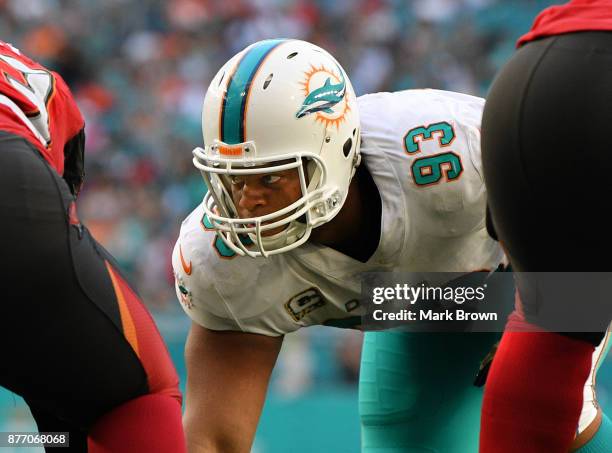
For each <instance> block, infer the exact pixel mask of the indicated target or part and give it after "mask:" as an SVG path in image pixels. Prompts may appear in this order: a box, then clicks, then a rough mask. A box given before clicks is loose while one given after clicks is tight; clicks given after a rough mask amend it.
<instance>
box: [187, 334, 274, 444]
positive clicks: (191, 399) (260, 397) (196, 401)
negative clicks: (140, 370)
mask: <svg viewBox="0 0 612 453" xmlns="http://www.w3.org/2000/svg"><path fill="white" fill-rule="evenodd" d="M282 339H283V337H269V336H265V335H258V334H251V333H243V332H231V331H213V330H209V329H206V328H204V327H202V326H200V325H198V324H196V323H192V325H191V330H190V332H189V337H188V338H187V345H186V348H185V360H186V364H187V395H186V410H185V415H184V418H183V424H184V427H185V434H186V436H187V445H188V450H189V452H190V453H200V452H206V453H226V452H231V453H242V452H244V453H248V452H250V451H251V445H252V443H253V438H254V436H255V430H256V428H257V422H258V421H259V416H260V414H261V410H262V407H263V404H264V400H265V396H266V390H267V388H268V382H269V380H270V374H271V373H272V368H273V367H274V364H275V362H276V358H277V356H278V353H279V351H280V347H281V344H282V341H283V340H282Z"/></svg>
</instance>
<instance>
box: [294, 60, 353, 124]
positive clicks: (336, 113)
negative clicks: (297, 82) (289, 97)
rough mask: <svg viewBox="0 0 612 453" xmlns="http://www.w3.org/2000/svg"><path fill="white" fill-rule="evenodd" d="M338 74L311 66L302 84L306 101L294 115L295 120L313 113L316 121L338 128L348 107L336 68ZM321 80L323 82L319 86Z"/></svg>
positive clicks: (343, 85)
mask: <svg viewBox="0 0 612 453" xmlns="http://www.w3.org/2000/svg"><path fill="white" fill-rule="evenodd" d="M338 74H339V75H338ZM338 74H336V73H335V72H334V71H332V70H329V69H327V68H325V67H323V66H321V67H319V68H316V67H314V66H311V68H310V70H309V71H307V72H306V73H305V75H306V80H305V81H304V82H303V83H302V85H303V87H304V93H305V94H306V99H304V101H303V102H302V106H301V107H300V108H299V110H298V111H297V113H296V114H295V117H296V118H302V117H304V116H306V115H310V114H313V113H314V114H316V119H317V120H318V121H321V122H323V123H325V124H326V125H327V124H333V125H336V126H338V125H339V124H340V122H342V120H343V119H344V116H345V114H346V112H348V111H349V110H350V107H349V104H348V100H347V98H346V96H345V95H346V81H345V80H344V75H343V74H342V70H341V69H340V68H338ZM323 79H325V82H324V83H323V85H322V86H321V85H320V84H321V81H322V80H323ZM313 86H318V88H314V89H313Z"/></svg>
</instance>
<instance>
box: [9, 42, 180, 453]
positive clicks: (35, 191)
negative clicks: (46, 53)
mask: <svg viewBox="0 0 612 453" xmlns="http://www.w3.org/2000/svg"><path fill="white" fill-rule="evenodd" d="M84 146H85V135H84V122H83V117H82V116H81V113H80V111H79V109H78V107H77V105H76V104H75V101H74V99H73V98H72V95H71V93H70V90H69V89H68V87H67V85H66V84H65V82H64V81H63V80H62V78H61V77H60V76H59V75H58V74H57V73H55V72H52V71H49V70H48V69H46V68H44V67H43V66H41V65H39V64H38V63H36V62H34V61H32V60H31V59H29V58H28V57H26V56H25V55H23V54H22V53H21V52H19V50H17V49H16V48H14V47H13V46H11V45H9V44H5V43H3V42H0V173H1V174H2V177H1V178H0V217H1V218H2V222H0V256H2V260H1V261H2V263H1V264H0V289H1V292H2V294H3V300H2V303H0V342H1V343H2V344H3V345H4V348H3V351H2V365H0V385H2V386H4V387H6V388H7V389H9V390H11V391H13V392H15V393H17V394H18V395H21V396H22V397H23V398H24V399H25V401H26V402H27V404H28V405H29V407H30V410H31V411H32V415H33V416H34V419H35V420H36V424H37V425H38V429H39V431H41V432H62V433H66V432H68V433H69V437H68V438H66V439H65V440H66V441H67V442H65V443H64V442H62V444H63V445H62V447H63V446H65V445H68V444H69V447H67V448H62V449H61V451H70V452H87V451H89V452H90V453H103V452H114V453H122V452H124V453H135V452H142V453H155V452H159V453H162V452H163V453H166V452H167V453H177V452H179V453H180V452H184V451H185V440H184V435H183V431H182V425H181V394H180V391H179V389H178V377H177V374H176V372H175V370H174V366H173V365H172V362H171V360H170V356H169V355H168V352H167V351H166V348H165V346H164V344H163V341H162V338H161V336H160V334H159V332H158V331H157V328H156V327H155V324H154V323H153V320H152V318H151V316H150V315H149V313H148V312H147V310H146V308H145V306H144V304H143V303H142V301H141V300H140V299H139V297H138V295H137V294H136V293H135V292H134V290H133V289H132V288H131V287H130V285H129V284H128V283H127V281H126V280H125V278H124V277H123V275H122V274H121V271H120V270H119V269H118V267H117V265H116V263H115V261H114V260H113V258H112V257H111V256H110V255H109V254H108V253H107V252H106V251H105V250H104V249H103V248H102V246H101V245H100V244H98V243H97V242H96V241H95V240H94V239H93V237H92V236H91V235H90V234H89V232H88V230H87V228H86V227H85V226H84V225H83V224H82V223H81V222H80V221H79V219H78V216H77V211H76V207H75V199H76V196H77V194H78V192H79V190H80V188H81V185H82V183H83V153H84ZM53 439H54V440H52V441H50V442H49V443H48V445H47V447H48V448H47V451H56V449H55V448H53V447H54V446H59V445H57V444H55V443H54V442H59V441H60V440H61V437H59V435H58V436H55V437H54V438H53Z"/></svg>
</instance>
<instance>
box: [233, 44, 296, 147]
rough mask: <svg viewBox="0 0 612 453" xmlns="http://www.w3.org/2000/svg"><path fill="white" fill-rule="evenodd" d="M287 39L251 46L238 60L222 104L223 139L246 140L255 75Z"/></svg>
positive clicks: (238, 141) (234, 141)
mask: <svg viewBox="0 0 612 453" xmlns="http://www.w3.org/2000/svg"><path fill="white" fill-rule="evenodd" d="M285 41H286V40H285V39H270V40H267V41H262V42H260V43H259V44H257V45H255V46H254V47H251V48H250V49H249V50H248V51H247V52H246V53H245V54H244V55H243V56H242V59H241V60H240V61H239V62H238V66H237V68H236V70H235V71H234V73H233V74H232V76H231V78H230V80H229V82H228V85H227V91H226V93H225V97H224V98H223V105H222V106H221V109H222V110H221V141H223V142H225V143H227V144H230V145H235V144H238V143H242V142H244V141H245V137H244V110H245V108H246V100H247V98H248V94H249V89H250V88H251V82H252V81H253V77H254V76H255V73H256V72H257V69H259V66H260V65H261V63H262V62H263V61H264V59H265V58H266V56H267V55H268V54H269V53H270V52H271V51H272V50H273V49H274V48H275V47H277V46H278V45H279V44H281V43H282V42H285Z"/></svg>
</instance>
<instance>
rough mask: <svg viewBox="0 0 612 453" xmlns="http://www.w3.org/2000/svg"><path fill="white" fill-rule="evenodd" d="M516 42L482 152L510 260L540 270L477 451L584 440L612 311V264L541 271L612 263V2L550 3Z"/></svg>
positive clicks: (605, 437)
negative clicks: (598, 352)
mask: <svg viewBox="0 0 612 453" xmlns="http://www.w3.org/2000/svg"><path fill="white" fill-rule="evenodd" d="M518 47H519V49H518V50H517V51H516V53H515V54H514V56H513V57H512V59H511V60H510V61H509V62H508V63H507V64H506V66H505V67H504V68H503V69H502V70H501V72H500V73H499V74H498V76H497V77H496V79H495V81H494V83H493V85H492V87H491V91H490V93H489V95H488V96H487V105H486V108H485V110H484V116H483V124H482V149H483V155H482V159H483V166H484V174H485V179H486V183H487V190H488V192H489V206H490V208H491V214H492V218H493V223H494V226H495V230H496V232H497V235H498V236H499V239H500V240H501V242H502V243H503V244H504V246H505V248H506V249H507V252H508V256H509V258H510V261H511V262H512V265H513V267H514V269H515V270H517V271H520V272H524V273H527V272H530V273H535V272H540V274H530V277H529V278H530V279H531V280H532V282H533V281H534V279H536V278H537V280H538V281H537V284H538V293H531V292H530V291H529V289H528V288H529V287H533V285H531V284H528V285H525V286H523V287H521V286H520V285H519V292H520V299H519V304H518V305H517V313H516V314H515V315H513V316H512V318H511V320H510V322H509V325H508V327H507V332H506V333H505V334H504V336H503V339H502V341H501V344H500V347H499V349H498V353H497V357H496V359H495V361H494V362H493V366H492V368H491V373H490V376H489V381H488V383H487V388H486V392H485V398H484V403H483V418H482V434H481V452H483V453H506V452H515V451H521V452H526V453H531V452H534V453H535V452H543V451H546V452H559V453H561V452H563V453H565V452H567V451H568V450H569V449H570V446H571V445H572V443H574V444H575V443H576V441H575V440H574V437H575V431H576V422H577V420H579V415H580V407H581V405H582V403H583V400H584V399H585V398H584V397H583V392H582V386H583V383H584V377H585V376H587V374H588V373H589V368H592V367H593V366H594V365H595V364H594V363H592V360H591V354H592V351H593V349H594V348H595V347H596V346H598V345H599V344H601V343H602V338H603V336H604V334H603V332H604V331H605V326H606V325H607V324H608V323H609V321H610V318H611V317H612V304H610V300H609V292H610V287H611V286H612V285H611V284H610V274H609V273H594V272H589V273H585V274H578V273H577V272H574V273H573V274H557V275H556V276H555V275H554V274H550V277H548V276H547V274H544V273H546V272H550V273H552V272H568V271H606V270H609V269H608V267H609V265H610V263H609V256H610V247H609V246H608V241H607V239H606V238H607V236H608V234H609V231H610V228H609V224H610V221H609V218H607V217H605V215H601V213H602V210H604V209H605V208H604V207H605V206H606V205H607V204H608V198H609V197H608V195H609V194H610V193H611V191H612V183H611V181H612V180H611V179H610V173H611V172H612V161H611V160H610V159H609V157H608V156H609V155H610V145H609V140H608V139H607V136H606V132H605V131H606V130H607V129H608V128H609V127H610V124H611V123H612V1H610V0H573V1H571V2H568V3H566V4H564V5H558V6H553V7H550V8H548V9H546V10H544V11H543V12H542V13H541V14H540V15H539V16H538V17H537V19H536V20H535V22H534V24H533V28H532V29H531V31H530V32H529V33H527V34H526V35H524V36H523V37H522V38H521V39H520V40H519V42H518ZM525 275H527V274H525ZM551 277H552V278H551ZM548 281H550V283H551V285H549V284H548V283H547V282H548ZM553 291H555V292H557V295H556V296H553V295H552V292H553ZM572 293H575V294H576V295H575V297H566V296H564V294H572ZM534 294H537V295H538V297H535V296H534ZM558 314H564V316H565V317H566V318H568V319H570V320H581V319H585V320H586V321H587V323H588V325H585V326H584V327H585V329H590V332H587V333H584V332H582V333H581V332H575V331H574V332H567V331H571V330H581V329H577V328H575V327H574V326H572V325H569V326H567V328H565V329H558V328H555V325H558V324H557V322H558V321H555V319H556V318H557V315H558ZM544 329H546V330H544ZM518 330H527V331H531V332H530V333H529V334H523V333H521V332H518ZM551 330H552V332H551ZM556 331H563V332H567V333H565V334H559V333H553V332H556ZM586 395H588V391H587V392H586ZM591 412H593V411H591ZM595 413H596V411H595ZM583 415H584V414H583ZM599 420H601V424H599ZM582 421H583V420H582V417H581V421H580V422H581V423H582ZM598 425H599V426H600V427H599V434H598V439H597V440H596V441H595V442H593V443H592V445H596V446H597V448H599V449H601V450H602V451H612V427H611V425H610V421H609V420H608V419H607V418H605V417H604V418H603V419H601V417H597V418H596V419H595V420H594V425H593V426H595V427H596V426H598ZM586 451H591V450H586Z"/></svg>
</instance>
